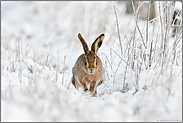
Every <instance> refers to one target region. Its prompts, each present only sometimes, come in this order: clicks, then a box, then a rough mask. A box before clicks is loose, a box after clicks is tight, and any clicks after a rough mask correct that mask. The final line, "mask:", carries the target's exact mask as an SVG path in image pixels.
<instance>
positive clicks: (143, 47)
mask: <svg viewBox="0 0 183 123" xmlns="http://www.w3.org/2000/svg"><path fill="white" fill-rule="evenodd" d="M147 3H148V2H147ZM177 3H178V4H176V5H175V8H176V7H177V8H178V9H181V10H182V6H181V3H180V2H177ZM170 4H171V3H170V2H167V3H166V4H165V5H166V6H168V5H170ZM159 5H163V4H162V3H161V2H156V6H155V7H156V9H155V10H156V18H155V19H153V20H152V21H151V22H150V21H149V22H147V20H140V19H138V17H137V16H135V15H136V13H134V12H132V14H126V2H110V1H108V2H86V1H83V2H1V120H2V121H121V122H122V121H136V122H137V121H154V122H156V121H165V122H166V121H168V122H180V121H182V32H181V31H178V32H177V33H176V36H175V37H172V36H171V35H172V26H171V25H170V22H169V24H167V23H165V22H164V20H163V19H164V18H165V16H166V17H167V18H168V20H171V17H172V16H171V15H172V14H171V13H172V12H173V10H174V7H171V9H170V10H169V12H170V14H167V15H165V14H164V13H163V10H165V11H166V7H163V6H161V7H159ZM167 11H168V10H167ZM115 12H116V14H115ZM116 17H117V22H118V28H117V22H116ZM180 18H182V17H179V20H180ZM180 21H181V25H182V20H180ZM147 27H148V28H147ZM178 27H179V28H180V29H181V30H182V26H178ZM118 29H119V34H120V35H119V34H118ZM78 33H81V34H82V36H83V37H84V38H85V40H86V42H87V43H88V45H89V47H91V44H92V43H93V41H94V40H95V38H96V37H98V36H99V35H100V34H102V33H104V34H105V38H104V41H103V44H102V46H101V48H100V49H99V51H98V56H99V57H100V58H101V60H102V62H103V66H104V68H105V76H104V83H103V84H101V85H100V86H98V88H97V90H98V94H97V97H90V95H89V94H86V93H85V92H84V91H83V89H82V88H79V90H77V89H75V87H74V86H73V85H72V83H71V77H72V67H73V66H74V64H75V62H76V60H77V58H78V56H79V55H81V54H82V53H84V51H83V47H82V45H81V43H80V41H79V39H78V37H77V35H78Z"/></svg>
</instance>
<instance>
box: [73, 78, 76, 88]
mask: <svg viewBox="0 0 183 123" xmlns="http://www.w3.org/2000/svg"><path fill="white" fill-rule="evenodd" d="M72 84H73V85H74V87H75V88H76V81H75V78H74V76H72Z"/></svg>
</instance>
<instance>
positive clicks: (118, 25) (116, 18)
mask: <svg viewBox="0 0 183 123" xmlns="http://www.w3.org/2000/svg"><path fill="white" fill-rule="evenodd" d="M113 7H114V12H115V16H116V25H117V32H118V37H119V44H120V47H121V56H122V54H123V50H122V44H121V36H120V34H119V24H118V17H117V14H116V7H115V6H113Z"/></svg>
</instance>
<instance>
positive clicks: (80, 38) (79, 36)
mask: <svg viewBox="0 0 183 123" xmlns="http://www.w3.org/2000/svg"><path fill="white" fill-rule="evenodd" d="M78 38H79V40H80V41H81V43H82V45H83V49H84V51H85V53H88V52H89V47H88V45H87V43H86V41H85V40H84V38H83V37H82V36H81V34H80V33H79V34H78Z"/></svg>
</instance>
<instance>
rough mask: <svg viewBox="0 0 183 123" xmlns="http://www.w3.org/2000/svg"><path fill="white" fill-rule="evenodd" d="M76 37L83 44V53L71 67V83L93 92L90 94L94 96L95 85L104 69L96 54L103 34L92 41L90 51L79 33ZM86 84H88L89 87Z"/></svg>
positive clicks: (95, 91)
mask: <svg viewBox="0 0 183 123" xmlns="http://www.w3.org/2000/svg"><path fill="white" fill-rule="evenodd" d="M78 38H79V39H80V41H81V43H82V45H83V49H84V51H85V53H84V54H82V55H80V56H79V58H78V59H77V61H76V63H75V65H74V67H73V69H72V73H73V77H72V84H73V85H74V86H75V88H78V87H80V86H82V87H83V88H84V91H90V92H93V93H92V96H95V95H96V94H97V89H96V87H97V86H98V85H100V84H102V82H103V72H104V69H103V65H102V62H101V60H100V58H99V57H98V56H97V51H98V49H99V48H100V46H101V45H102V41H103V38H104V34H102V35H100V36H99V37H98V38H97V39H96V40H95V41H94V43H93V44H92V48H91V49H92V50H91V51H89V48H88V45H87V44H86V41H85V40H84V39H83V37H82V36H81V34H78ZM87 84H90V88H89V89H88V86H87Z"/></svg>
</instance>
